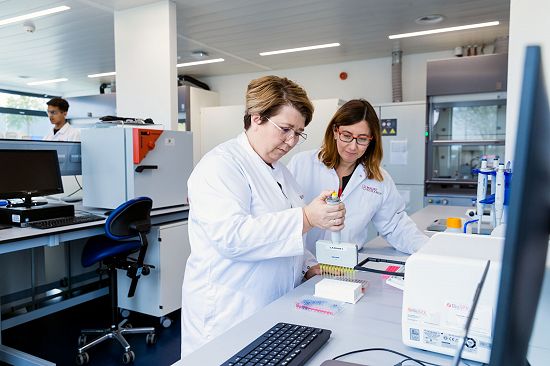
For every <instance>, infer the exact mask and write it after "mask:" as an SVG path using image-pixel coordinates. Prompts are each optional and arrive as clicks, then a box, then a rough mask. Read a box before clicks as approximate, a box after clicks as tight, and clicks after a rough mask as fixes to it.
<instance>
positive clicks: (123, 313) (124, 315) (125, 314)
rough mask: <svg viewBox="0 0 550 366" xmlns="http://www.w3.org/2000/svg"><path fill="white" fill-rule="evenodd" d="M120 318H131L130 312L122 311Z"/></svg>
mask: <svg viewBox="0 0 550 366" xmlns="http://www.w3.org/2000/svg"><path fill="white" fill-rule="evenodd" d="M120 316H122V317H123V318H128V317H129V316H130V310H128V309H120Z"/></svg>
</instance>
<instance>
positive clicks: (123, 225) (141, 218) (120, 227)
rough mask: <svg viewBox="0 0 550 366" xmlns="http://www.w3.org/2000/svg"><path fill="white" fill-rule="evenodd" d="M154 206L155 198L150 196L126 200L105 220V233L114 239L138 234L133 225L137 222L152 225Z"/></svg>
mask: <svg viewBox="0 0 550 366" xmlns="http://www.w3.org/2000/svg"><path fill="white" fill-rule="evenodd" d="M152 207H153V200H151V199H150V198H149V197H138V198H134V199H131V200H129V201H127V202H124V203H123V204H121V205H120V206H118V207H117V208H116V209H114V210H113V212H111V214H110V215H109V217H108V218H107V221H105V235H107V237H109V238H110V239H113V240H123V239H128V238H132V237H135V236H137V235H138V231H137V230H136V229H134V228H132V227H133V226H135V224H137V223H139V224H146V225H145V226H150V223H151V208H152ZM147 224H148V225H147Z"/></svg>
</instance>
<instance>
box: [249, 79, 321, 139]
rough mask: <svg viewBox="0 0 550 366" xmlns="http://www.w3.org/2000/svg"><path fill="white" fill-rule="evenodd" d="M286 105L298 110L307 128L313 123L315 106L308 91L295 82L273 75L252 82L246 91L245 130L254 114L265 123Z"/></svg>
mask: <svg viewBox="0 0 550 366" xmlns="http://www.w3.org/2000/svg"><path fill="white" fill-rule="evenodd" d="M285 105H288V106H291V107H294V108H296V110H297V111H299V112H300V114H301V115H302V116H303V117H304V118H305V120H306V121H305V122H306V123H305V125H306V126H307V125H308V124H309V122H311V118H312V116H313V104H312V103H311V101H310V100H309V98H308V96H307V93H306V91H305V90H304V89H303V88H302V87H301V86H299V85H298V84H296V83H295V82H294V81H292V80H289V79H287V78H281V77H278V76H273V75H271V76H264V77H261V78H258V79H254V80H252V81H251V82H250V83H249V84H248V88H247V90H246V111H245V114H244V129H245V130H248V128H249V127H250V123H251V116H252V115H253V114H259V115H260V117H261V118H262V121H263V122H265V121H266V120H267V117H271V116H274V115H276V114H277V113H278V112H279V110H280V109H281V108H282V107H283V106H285Z"/></svg>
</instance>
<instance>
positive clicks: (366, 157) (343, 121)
mask: <svg viewBox="0 0 550 366" xmlns="http://www.w3.org/2000/svg"><path fill="white" fill-rule="evenodd" d="M361 121H365V122H367V124H368V126H369V129H370V132H371V134H372V140H371V141H370V143H369V145H368V147H367V149H366V150H365V153H364V154H363V156H361V157H360V158H359V159H358V162H359V163H361V164H362V165H363V167H364V168H365V173H366V174H367V177H368V178H369V179H375V180H377V181H383V180H384V177H383V176H382V171H381V170H380V162H381V161H382V155H383V153H382V138H381V136H380V121H379V120H378V116H377V115H376V112H375V111H374V108H373V107H372V105H371V104H370V103H369V102H367V101H366V100H364V99H353V100H350V101H349V102H347V103H346V104H344V105H343V106H341V107H340V108H339V109H338V110H337V111H336V113H335V114H334V116H333V117H332V119H331V120H330V123H329V124H328V126H327V130H326V131H325V137H324V139H323V145H322V146H321V150H320V151H319V155H318V156H319V160H321V161H322V162H323V164H325V165H326V166H327V167H328V168H331V169H334V168H336V167H337V166H338V165H339V164H340V154H338V149H337V147H336V140H335V139H334V131H336V130H337V129H338V127H340V126H349V125H354V124H356V123H358V122H361Z"/></svg>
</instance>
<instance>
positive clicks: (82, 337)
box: [78, 334, 86, 347]
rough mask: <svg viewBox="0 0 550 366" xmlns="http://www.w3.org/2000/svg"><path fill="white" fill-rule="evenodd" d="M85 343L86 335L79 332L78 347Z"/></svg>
mask: <svg viewBox="0 0 550 366" xmlns="http://www.w3.org/2000/svg"><path fill="white" fill-rule="evenodd" d="M85 344H86V335H85V334H81V335H79V336H78V347H82V346H84V345H85Z"/></svg>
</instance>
